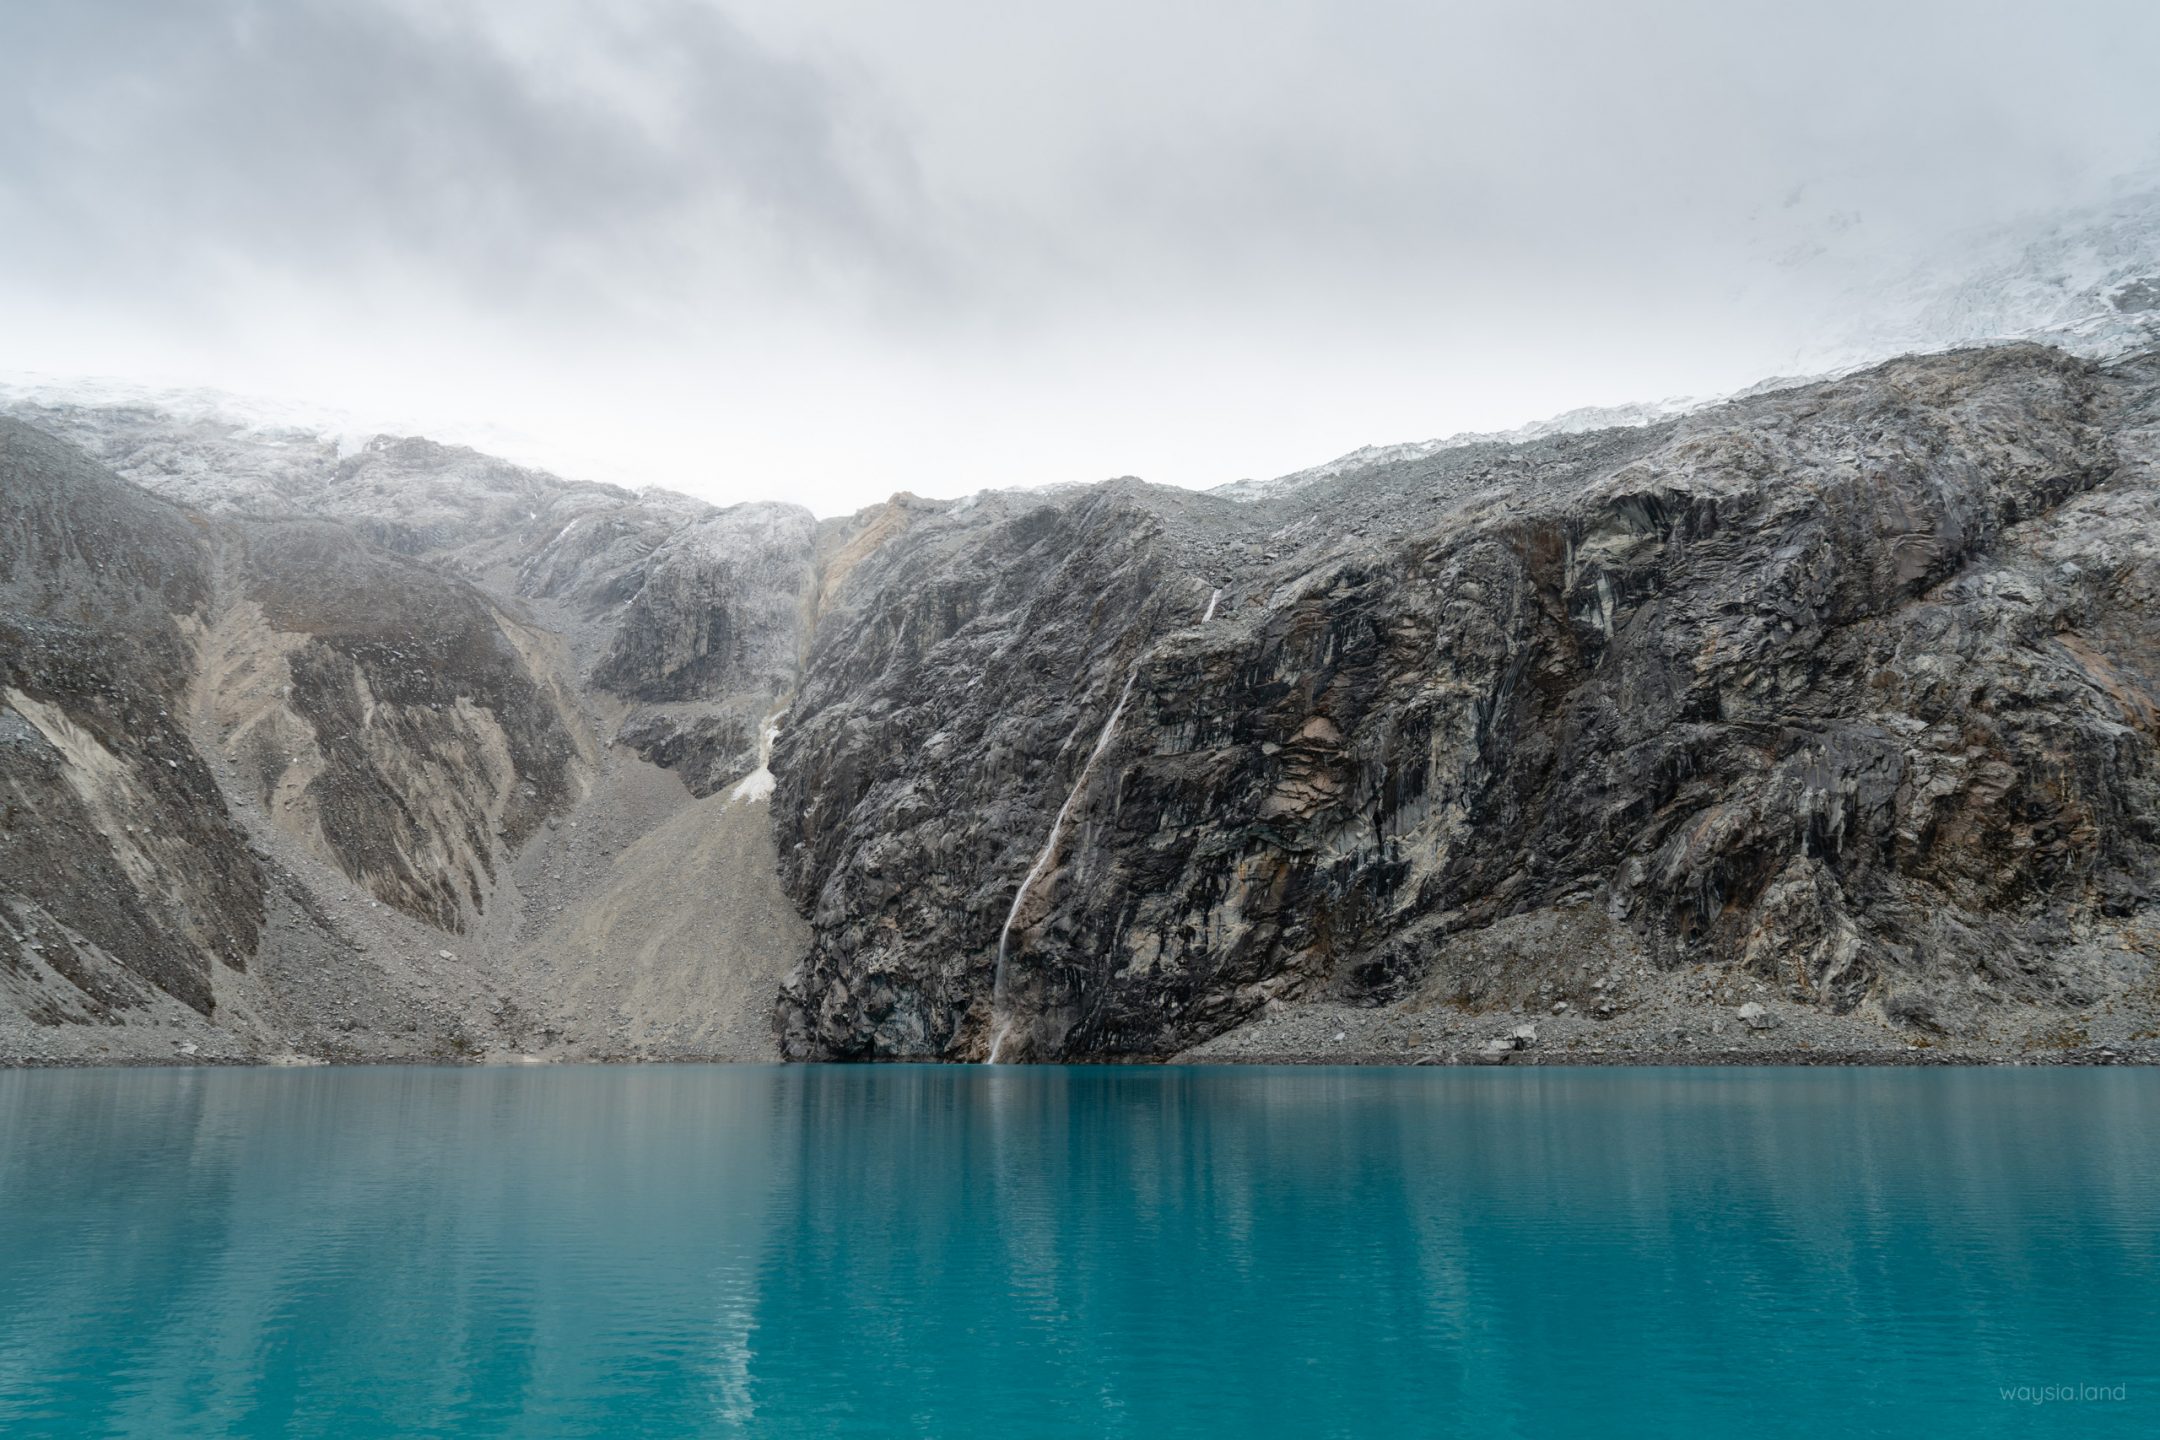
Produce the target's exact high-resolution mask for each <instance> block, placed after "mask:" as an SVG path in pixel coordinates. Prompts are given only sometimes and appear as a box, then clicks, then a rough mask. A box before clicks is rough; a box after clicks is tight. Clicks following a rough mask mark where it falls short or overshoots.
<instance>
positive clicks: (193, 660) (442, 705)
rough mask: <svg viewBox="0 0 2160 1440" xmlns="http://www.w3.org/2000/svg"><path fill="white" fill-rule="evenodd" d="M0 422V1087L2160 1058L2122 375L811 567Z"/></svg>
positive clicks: (30, 412) (2154, 741)
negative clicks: (1895, 1057)
mask: <svg viewBox="0 0 2160 1440" xmlns="http://www.w3.org/2000/svg"><path fill="white" fill-rule="evenodd" d="M14 416H15V418H14V419H13V420H12V421H7V420H0V626H4V627H5V628H0V667H5V674H4V683H5V685H6V687H7V688H6V690H5V693H4V695H0V699H4V700H5V701H6V704H5V707H4V708H0V786H5V787H6V791H5V793H6V797H7V806H8V808H7V811H6V813H5V815H4V817H0V855H4V856H5V857H6V859H7V862H8V863H7V864H6V866H5V869H4V870H0V922H4V923H0V1049H4V1050H5V1051H6V1053H8V1054H9V1055H12V1056H15V1057H17V1058H30V1059H39V1058H45V1059H68V1058H77V1059H83V1058H87V1059H116V1058H130V1057H150V1056H169V1055H171V1054H173V1053H175V1052H176V1051H180V1050H182V1049H183V1047H192V1049H193V1052H194V1053H195V1054H198V1055H213V1054H222V1055H231V1056H236V1057H266V1056H279V1055H294V1056H329V1057H337V1056H345V1057H353V1058H365V1057H369V1056H400V1055H421V1054H444V1055H448V1054H476V1055H484V1054H503V1055H510V1054H524V1055H535V1056H543V1057H545V1056H607V1055H614V1056H651V1057H673V1056H719V1057H741V1058H748V1057H757V1056H769V1055H775V1054H781V1055H785V1056H788V1057H792V1058H813V1057H836V1058H904V1057H920V1058H944V1059H983V1058H986V1057H988V1056H990V1055H991V1054H993V1053H995V1054H996V1055H997V1057H998V1058H999V1059H1000V1060H1020V1059H1037V1060H1040V1059H1091V1058H1152V1057H1162V1056H1168V1055H1172V1054H1179V1053H1188V1052H1190V1053H1195V1054H1198V1055H1202V1056H1208V1055H1217V1056H1223V1057H1226V1058H1239V1057H1250V1056H1255V1055H1265V1056H1272V1057H1276V1058H1299V1059H1302V1058H1315V1057H1328V1056H1342V1057H1346V1058H1347V1057H1354V1056H1356V1055H1360V1054H1365V1055H1388V1056H1397V1057H1400V1058H1412V1057H1432V1056H1437V1057H1447V1056H1451V1055H1462V1054H1465V1053H1478V1052H1481V1051H1482V1050H1484V1049H1485V1047H1487V1046H1488V1045H1490V1046H1492V1047H1494V1048H1495V1050H1496V1051H1497V1052H1499V1053H1506V1054H1517V1053H1520V1052H1519V1051H1517V1050H1516V1048H1515V1047H1517V1046H1519V1045H1520V1046H1530V1047H1532V1048H1533V1049H1534V1051H1535V1052H1536V1053H1537V1054H1539V1055H1542V1056H1548V1057H1551V1058H1565V1057H1568V1056H1576V1057H1583V1056H1591V1055H1603V1056H1608V1057H1617V1056H1622V1055H1627V1054H1645V1053H1659V1054H1665V1053H1695V1054H1702V1055H1706V1056H1725V1055H1727V1054H1728V1053H1732V1054H1737V1055H1743V1056H1744V1055H1749V1054H1758V1053H1765V1052H1768V1051H1772V1050H1775V1051H1779V1052H1781V1053H1792V1054H1799V1053H1803V1052H1805V1053H1818V1054H1847V1055H1850V1054H1860V1053H1877V1052H1882V1051H1889V1050H1895V1051H1897V1052H1900V1053H1906V1052H1915V1051H1925V1052H1927V1053H1934V1054H1963V1055H1977V1056H2004V1055H2022V1054H2026V1053H2028V1052H2029V1053H2034V1054H2042V1055H2050V1054H2060V1053H2087V1052H2090V1051H2092V1050H2093V1049H2094V1048H2095V1047H2101V1046H2105V1047H2107V1048H2109V1049H2110V1050H2112V1051H2113V1052H2115V1053H2122V1054H2139V1053H2144V1052H2146V1051H2148V1050H2152V1049H2153V1048H2154V1046H2153V1044H2152V1041H2153V1037H2154V1035H2155V1034H2156V1033H2160V1032H2156V1030H2155V1028H2154V1027H2155V1021H2156V1019H2160V1014H2156V1012H2160V994H2156V991H2155V981H2154V975H2155V971H2154V965H2155V962H2156V960H2160V768H2156V753H2155V747H2156V745H2160V658H2156V657H2160V541H2156V540H2155V538H2154V537H2156V536H2160V470H2156V464H2160V357H2156V356H2155V355H2154V354H2153V353H2151V352H2147V351H2140V352H2135V353H2132V354H2129V355H2127V356H2119V357H2117V358H2114V359H2110V360H2097V359H2092V358H2082V357H2077V356H2072V355H2068V354H2065V353H2062V352H2060V351H2057V350H2053V349H2047V348H2043V347H2039V346H2031V345H2026V346H2007V347H2001V348H1993V349H1983V350H1969V351H1961V352H1955V353H1949V354H1942V355H1935V356H1929V357H1921V358H1908V359H1904V360H1899V361H1895V362H1892V363H1890V364H1888V365H1884V366H1881V367H1878V368H1876V369H1873V370H1870V371H1866V372H1863V373H1858V374H1854V375H1850V376H1847V377H1844V378H1841V379H1836V380H1831V381H1825V382H1818V383H1815V384H1812V385H1807V386H1800V387H1795V388H1788V389H1782V390H1775V391H1771V392H1769V393H1763V394H1758V395H1753V396H1749V397H1747V398H1744V399H1740V400H1736V401H1732V402H1728V403H1726V404H1723V405H1719V406H1714V407H1710V408H1707V409H1702V410H1697V411H1692V412H1689V413H1686V414H1682V415H1678V416H1664V417H1658V418H1649V417H1642V418H1644V422H1645V423H1639V424H1631V425H1626V426H1622V427H1619V428H1608V429H1598V430H1590V431H1585V432H1580V433H1574V432H1571V431H1569V430H1567V429H1566V428H1565V427H1559V428H1556V429H1555V430H1554V431H1553V432H1551V433H1547V434H1544V435H1542V436H1539V437H1535V438H1531V439H1527V440H1521V441H1514V442H1502V441H1484V442H1476V443H1465V444H1456V445H1448V446H1441V447H1433V448H1426V447H1409V448H1407V449H1403V450H1398V451H1386V452H1380V453H1376V454H1375V455H1373V456H1371V457H1368V458H1367V459H1366V460H1364V461H1362V462H1356V463H1346V464H1344V465H1343V466H1341V467H1340V468H1339V469H1338V470H1337V471H1336V472H1335V473H1330V474H1325V475H1311V476H1307V477H1305V478H1304V479H1303V480H1301V482H1300V483H1299V484H1297V485H1294V486H1287V487H1277V488H1274V489H1267V488H1264V487H1263V488H1261V489H1259V490H1258V491H1252V490H1248V491H1244V492H1237V493H1212V494H1211V493H1194V492H1188V491H1180V490H1170V489H1165V488H1161V487H1155V486H1149V485H1146V484H1143V483H1141V482H1138V481H1134V480H1119V481H1112V482H1107V483H1105V484H1102V485H1098V486H1093V487H1077V488H1073V489H1067V490H1060V491H1057V492H1050V493H1045V492H997V493H988V494H984V495H980V496H976V497H973V498H972V499H968V500H962V501H927V500H920V499H916V498H914V497H909V496H896V497H894V499H893V500H892V501H890V502H888V503H886V504H884V505H881V506H877V507H873V508H872V509H870V510H868V511H865V512H863V513H861V514H858V515H855V516H850V517H844V518H840V519H833V520H823V521H820V520H817V519H815V518H813V517H811V516H810V515H809V514H807V513H806V512H803V511H801V510H799V509H795V508H793V507H789V506H784V505H744V506H737V507H733V508H731V509H725V510H722V509H717V508H715V507H711V506H707V505H704V504H701V503H700V502H696V501H692V500H687V499H683V498H681V497H673V496H668V495H665V494H660V493H647V494H642V495H638V494H631V493H629V492H625V491H620V490H615V489H611V488H609V487H604V486H596V485H582V484H577V483H574V482H567V481H562V480H558V479H555V478H553V477H550V476H546V475H543V474H539V473H537V472H532V471H525V470H520V469H517V468H516V467H512V466H507V465H503V464H501V463H500V462H495V461H491V460H488V459H486V458H485V457H481V456H477V455H474V454H472V453H471V452H466V451H459V450H455V449H451V448H447V447H441V446H433V445H430V444H428V443H427V442H422V441H410V440H387V439H384V440H377V441H373V442H369V443H367V444H365V445H363V446H359V447H357V448H356V447H352V446H345V445H338V444H336V443H332V442H328V441H322V440H318V439H313V438H311V437H307V436H302V435H296V434H292V433H288V432H269V431H261V430H254V429H250V428H248V427H245V426H238V425H228V426H223V427H221V426H219V425H218V424H217V423H216V422H211V421H204V420H201V419H200V418H196V419H190V420H181V419H178V418H176V417H172V416H161V415H160V414H159V413H158V412H156V411H155V410H149V409H137V410H128V409H118V410H116V409H112V408H100V407H89V406H67V405H59V404H37V405H25V404H18V405H16V406H15V407H14ZM1743 1005H1745V1006H1747V1007H1748V1013H1747V1014H1745V1015H1743V1014H1742V1011H1741V1007H1742V1006H1743ZM1533 1021H1534V1022H1535V1023H1534V1026H1533V1032H1534V1033H1533V1034H1532V1035H1525V1036H1516V1035H1515V1033H1514V1032H1515V1031H1516V1030H1518V1029H1519V1028H1521V1027H1522V1026H1524V1025H1526V1024H1531V1023H1532V1022H1533Z"/></svg>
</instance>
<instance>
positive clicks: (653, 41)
mask: <svg viewBox="0 0 2160 1440" xmlns="http://www.w3.org/2000/svg"><path fill="white" fill-rule="evenodd" d="M2155 53H2160V7H2154V6H2152V5H2150V4H2146V3H2143V0H2054V3H2051V4H2048V5H2045V6H2040V5H2033V4H2029V3H2022V0H2020V3H1996V0H1818V3H1815V4H1810V5H1806V6H1795V5H1791V4H1789V3H1788V4H1779V5H1770V4H1757V3H1751V0H1658V3H1648V0H1479V3H1462V0H1441V3H1425V0H1181V3H1178V4H1172V5H1165V4H1163V3H1161V0H1092V3H1090V4H1088V5H1086V6H1064V7H1051V6H1040V5H1012V4H1004V3H992V0H914V3H910V4H907V5H896V4H893V3H891V0H14V3H11V4H9V5H6V6H4V7H0V333H4V334H6V336H7V338H8V340H9V342H10V343H9V349H8V351H7V353H5V354H0V369H8V368H13V369H32V368H66V367H75V368H84V369H87V368H95V369H99V370H104V371H108V372H114V371H117V372H123V373H127V372H149V371H153V370H156V371H159V372H161V373H166V374H173V373H178V374H180V375H181V376H183V377H184V378H191V379H201V380H206V381H212V382H216V383H223V384H226V385H228V386H233V387H237V388H246V387H251V386H258V387H259V386H263V385H278V386H286V387H291V388H298V389H304V390H306V391H310V392H312V393H314V394H316V395H318V396H319V397H320V398H321V399H323V400H325V401H328V402H331V403H334V404H340V405H345V406H348V407H350V408H354V409H358V410H362V411H369V410H371V409H372V410H374V411H376V412H388V411H392V410H399V409H400V407H403V409H402V410H401V411H400V413H411V412H412V411H413V408H414V405H415V399H414V397H415V396H418V397H420V398H422V399H425V400H427V401H429V402H430V403H431V404H433V405H435V407H436V408H434V409H433V410H431V411H430V412H429V413H430V416H431V417H432V418H433V419H437V420H439V419H440V417H441V416H443V415H444V414H454V413H456V412H460V411H462V412H463V413H469V414H472V415H473V416H474V417H475V418H479V419H495V420H501V421H504V422H506V423H507V424H509V425H510V426H511V427H512V428H514V429H517V430H520V431H522V432H523V433H525V434H526V435H527V436H528V437H529V439H530V440H531V442H532V443H531V445H530V446H528V447H527V452H526V453H528V454H530V455H534V456H536V457H537V458H541V459H543V460H546V459H553V460H554V461H555V462H556V463H558V464H562V465H565V466H568V467H570V468H582V469H586V470H594V469H604V470H607V471H608V472H609V473H611V474H613V475H615V476H616V477H617V478H628V479H655V480H663V481H667V482H669V483H674V484H679V485H689V486H693V487H697V488H704V489H707V490H709V491H712V492H714V493H727V494H738V493H797V494H803V495H806V496H808V497H809V498H813V499H815V500H817V501H818V502H819V503H821V504H823V505H825V506H826V507H827V508H832V507H834V506H837V505H842V504H852V503H858V502H860V501H861V500H863V499H866V498H872V497H874V496H876V495H879V494H882V493H884V492H885V491H888V490H890V489H892V488H895V487H897V486H900V485H908V486H912V487H914V488H918V489H925V490H930V491H933V492H946V493H950V492H952V491H954V490H958V489H964V488H968V487H971V486H973V485H979V484H987V483H1015V482H1030V481H1040V480H1062V479H1080V478H1092V477H1094V476H1097V475H1101V474H1105V473H1117V472H1122V471H1133V472H1138V473H1144V474H1149V475H1151V476H1154V477H1156V478H1161V479H1167V480H1174V481H1180V482H1191V483H1204V482H1212V481H1217V480H1222V479H1227V478H1233V477H1235V476H1238V475H1242V474H1250V473H1266V472H1270V471H1275V470H1284V469H1289V468H1292V467H1294V466H1296V465H1298V464H1302V463H1307V462H1310V461H1313V460H1316V459H1320V458H1324V457H1325V456H1327V455H1329V454H1332V453H1335V452H1338V451H1341V450H1344V449H1348V448H1350V447H1351V446H1353V445H1356V444H1359V443H1364V442H1368V441H1387V440H1396V439H1403V438H1413V437H1419V436H1424V435H1430V434H1433V433H1444V432H1445V431H1447V430H1450V429H1455V428H1489V427H1493V426H1498V425H1506V424H1513V423H1517V422H1520V421H1523V420H1527V419H1531V418H1536V417H1537V416H1539V415H1540V414H1549V413H1552V412H1553V411H1556V410H1559V409H1564V408H1568V407H1570V406H1573V405H1578V404H1584V403H1611V402H1616V401H1623V400H1628V399H1637V398H1646V397H1651V396H1657V395H1662V394H1667V393H1672V392H1675V391H1696V392H1700V391H1702V390H1705V389H1715V388H1720V387H1722V388H1731V387H1733V386H1737V385H1740V384H1745V383H1747V382H1748V381H1751V380H1753V379H1756V378H1759V377H1760V376H1762V375H1763V374H1765V373H1768V372H1771V371H1774V370H1779V369H1785V368H1789V367H1790V366H1792V365H1795V364H1800V363H1804V361H1805V359H1806V357H1807V356H1808V355H1810V354H1813V353H1816V352H1817V351H1819V350H1820V349H1821V343H1820V342H1822V340H1823V339H1824V337H1825V336H1826V335H1829V334H1831V333H1833V332H1835V331H1836V330H1837V329H1838V327H1839V326H1840V325H1843V324H1846V323H1847V322H1849V321H1852V320H1854V319H1855V318H1856V317H1855V316H1853V315H1851V314H1848V313H1845V312H1847V311H1851V310H1853V309H1854V308H1855V307H1856V305H1857V304H1858V302H1856V301H1854V300H1853V298H1852V297H1853V296H1855V295H1870V294H1877V293H1880V286H1881V283H1882V280H1883V277H1885V276H1887V275H1892V274H1904V273H1907V272H1908V271H1909V270H1910V269H1911V267H1912V266H1913V264H1914V262H1915V258H1916V257H1920V258H1922V259H1924V258H1925V257H1928V256H1933V255H1940V254H1947V253H1949V252H1950V250H1951V249H1952V248H1954V247H1953V242H1952V240H1951V239H1950V237H1952V236H1954V235H1956V234H1957V233H1959V232H1960V231H1962V230H1964V229H1966V228H1968V227H1974V226H1985V225H1989V224H1994V223H1998V222H2004V221H2008V220H2011V219H2013V218H2014V217H2016V216H2018V215H2020V214H2022V213H2024V212H2028V211H2032V210H2035V209H2045V208H2049V207H2057V206H2062V205H2068V204H2074V203H2080V202H2083V201H2087V200H2091V199H2094V198H2096V197H2100V196H2103V195H2105V194H2107V193H2108V191H2109V186H2110V184H2111V183H2116V181H2117V179H2118V177H2120V176H2123V175H2125V174H2140V173H2141V174H2144V175H2145V177H2146V178H2145V181H2144V182H2143V183H2146V184H2152V183H2155V182H2154V173H2155V172H2153V171H2152V170H2151V168H2150V167H2152V166H2153V164H2154V162H2155V161H2156V160H2160V151H2156V148H2155V147H2156V140H2160V87H2155V86H2154V85H2152V84H2151V83H2150V78H2149V75H2148V73H2147V72H2148V71H2149V68H2150V58H2149V57H2150V56H2151V55H2153V54H2155ZM1871 286H1873V287H1874V288H1873V289H1871V288H1870V287H1871ZM1841 307H1842V309H1841ZM1811 347H1813V348H1811Z"/></svg>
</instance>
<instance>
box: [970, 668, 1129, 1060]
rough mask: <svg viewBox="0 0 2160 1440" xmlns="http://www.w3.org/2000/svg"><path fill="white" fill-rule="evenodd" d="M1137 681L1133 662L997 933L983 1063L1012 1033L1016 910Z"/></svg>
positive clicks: (1046, 864)
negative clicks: (1010, 976)
mask: <svg viewBox="0 0 2160 1440" xmlns="http://www.w3.org/2000/svg"><path fill="white" fill-rule="evenodd" d="M1139 678H1140V662H1139V661H1138V660H1135V661H1133V667H1132V670H1131V671H1130V672H1129V673H1128V674H1127V675H1126V676H1125V688H1124V689H1123V690H1120V691H1119V692H1118V697H1117V704H1115V705H1113V706H1112V707H1111V708H1110V718H1109V719H1108V720H1105V721H1104V722H1103V727H1102V734H1101V735H1099V736H1098V737H1096V740H1095V748H1094V749H1093V750H1092V751H1090V752H1089V753H1088V758H1087V763H1086V764H1084V765H1082V766H1081V767H1080V775H1079V778H1078V779H1076V780H1074V781H1073V787H1072V790H1071V791H1070V792H1069V793H1068V794H1067V795H1066V796H1065V803H1064V804H1063V805H1060V806H1059V807H1058V812H1057V818H1056V819H1055V820H1052V821H1051V822H1050V838H1049V839H1047V840H1045V841H1043V848H1042V853H1041V854H1039V855H1037V856H1036V857H1035V863H1034V864H1033V865H1031V866H1029V867H1028V872H1027V875H1026V877H1025V878H1023V879H1022V880H1021V882H1020V888H1019V890H1018V891H1016V892H1015V893H1014V895H1013V903H1012V909H1010V910H1008V911H1006V912H1005V924H1004V925H1003V926H1002V927H1001V928H1000V929H999V930H998V951H997V971H996V973H995V976H994V977H993V979H992V980H991V982H990V1019H991V1022H992V1023H993V1024H995V1025H996V1026H997V1033H996V1035H994V1036H993V1037H992V1038H991V1041H990V1058H989V1059H988V1060H986V1061H985V1062H984V1063H985V1064H988V1065H995V1064H997V1063H998V1053H999V1052H1000V1051H1002V1050H1003V1049H1004V1048H1005V1037H1006V1036H1008V1035H1010V1034H1011V1033H1012V1017H1011V1016H1009V1015H1007V1014H1006V1013H1005V962H1006V959H1007V957H1008V956H1009V955H1010V953H1011V947H1012V928H1013V922H1014V921H1015V920H1018V919H1019V918H1020V907H1021V906H1022V905H1024V904H1026V903H1027V897H1028V891H1030V890H1032V889H1034V888H1035V882H1036V881H1037V880H1040V879H1042V877H1043V875H1044V873H1045V872H1047V871H1048V870H1049V868H1050V862H1051V860H1052V859H1054V858H1055V857H1056V855H1057V847H1058V840H1059V838H1060V837H1062V836H1063V835H1064V833H1065V822H1066V820H1067V819H1068V818H1070V817H1071V815H1072V808H1073V806H1074V805H1075V804H1077V803H1079V800H1080V792H1081V791H1082V790H1085V789H1086V788H1087V783H1088V779H1089V777H1091V776H1092V775H1094V773H1095V762H1096V761H1097V760H1100V759H1101V758H1102V753H1103V751H1105V750H1107V749H1109V748H1110V741H1111V738H1112V737H1113V736H1115V735H1116V734H1117V727H1118V721H1119V720H1120V719H1122V718H1123V717H1124V714H1125V702H1126V701H1127V700H1129V699H1131V698H1132V687H1133V682H1134V681H1135V680H1138V679H1139Z"/></svg>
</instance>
